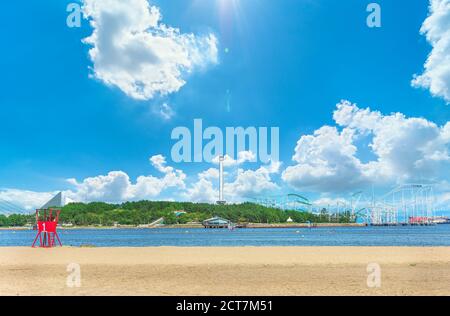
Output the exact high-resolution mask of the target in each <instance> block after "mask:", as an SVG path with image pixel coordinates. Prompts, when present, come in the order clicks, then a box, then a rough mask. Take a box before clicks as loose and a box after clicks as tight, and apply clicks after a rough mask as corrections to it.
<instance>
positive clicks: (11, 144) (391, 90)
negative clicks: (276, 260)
mask: <svg viewBox="0 0 450 316" xmlns="http://www.w3.org/2000/svg"><path fill="white" fill-rule="evenodd" d="M439 1H441V0H439ZM442 1H443V2H445V1H444V0H442ZM70 2H73V1H61V0H51V1H45V2H44V1H33V2H30V3H26V4H25V3H19V2H7V3H5V4H3V6H4V10H3V11H4V12H8V14H6V15H4V17H3V18H2V19H1V21H0V29H1V31H0V32H1V33H2V34H1V35H2V38H3V43H4V46H3V48H4V49H2V51H1V52H0V66H1V69H2V70H3V76H2V77H1V79H0V84H1V87H2V89H1V90H0V117H1V118H2V124H0V132H1V135H3V137H2V138H1V139H0V188H1V189H2V190H3V191H4V195H3V196H2V197H3V198H8V193H7V192H8V190H17V191H15V192H16V195H14V196H15V197H17V196H19V197H20V196H21V195H17V192H18V191H26V192H29V191H31V192H34V193H36V194H38V193H42V199H45V198H47V197H48V194H50V192H54V191H58V190H71V192H72V195H73V196H74V198H76V197H79V198H80V199H81V200H95V199H96V198H95V196H96V195H88V194H85V191H83V190H88V189H87V188H86V187H85V186H83V185H88V184H86V183H84V182H83V181H84V179H86V178H92V177H97V176H101V175H105V176H106V175H108V173H109V172H111V171H122V172H123V173H125V174H126V175H128V177H129V179H130V181H131V183H132V184H133V183H135V181H136V179H137V178H138V177H139V176H141V175H146V176H147V175H148V176H150V175H151V176H153V177H156V178H157V179H161V177H163V176H164V175H165V174H167V172H170V171H161V170H162V169H161V168H159V169H158V167H157V166H160V167H162V168H164V166H171V167H173V168H175V169H179V170H182V172H183V174H184V175H185V176H186V177H185V179H184V178H183V179H179V180H180V183H181V182H182V185H183V186H185V188H184V189H183V190H182V191H183V192H180V190H179V187H177V186H179V185H181V184H180V183H178V184H174V185H168V186H167V189H166V188H165V187H164V185H166V184H167V182H164V181H163V182H164V183H163V184H161V185H162V187H163V189H161V192H158V194H155V195H153V194H149V195H148V196H147V195H145V194H144V195H132V196H133V198H134V197H135V198H138V197H139V198H149V199H189V197H190V195H189V193H186V192H188V191H189V189H192V190H194V189H193V187H192V186H193V185H194V184H195V183H197V182H198V179H199V178H198V174H199V173H201V172H203V171H205V170H207V169H209V168H214V167H215V166H214V165H211V164H206V163H201V164H192V163H185V164H174V163H172V161H171V159H170V150H171V147H172V145H173V144H174V141H172V140H171V139H170V134H171V131H172V129H173V128H174V127H177V126H187V127H191V126H192V124H193V120H194V119H195V118H201V119H203V123H204V125H205V126H219V127H221V128H224V127H226V126H245V127H247V126H256V127H258V126H269V127H270V126H277V127H280V160H281V162H282V165H281V167H280V170H279V171H278V172H273V173H272V172H269V173H264V174H263V177H264V181H267V179H268V177H269V182H270V183H271V184H273V186H272V185H271V184H268V185H266V186H265V187H263V188H262V189H261V191H258V190H257V191H256V192H251V191H250V192H247V191H246V190H244V191H245V192H244V193H242V194H241V195H240V196H236V197H235V198H236V199H239V200H242V199H244V196H248V195H253V196H259V195H264V194H278V192H287V191H295V192H304V193H305V194H307V195H308V196H311V197H312V198H319V197H324V196H327V197H333V198H334V197H337V196H345V195H348V194H349V192H351V191H352V190H356V189H357V188H359V187H361V189H363V190H369V189H368V188H370V187H371V186H375V187H376V188H377V190H380V192H383V191H387V190H389V188H391V187H393V186H394V185H396V184H399V183H400V182H401V181H415V180H417V179H418V177H419V176H420V178H421V179H423V180H425V181H430V182H437V183H439V186H440V187H441V188H443V187H446V185H447V180H449V179H448V164H445V162H442V164H439V168H442V169H440V171H439V172H437V173H436V172H434V173H430V175H429V176H428V174H427V173H425V174H421V175H418V174H412V172H409V171H405V172H406V173H407V175H406V174H405V176H404V179H403V180H401V181H397V180H398V179H397V180H393V181H391V182H389V181H388V182H379V181H378V180H376V181H375V180H374V183H370V181H366V179H364V181H360V182H358V183H356V184H355V186H354V187H350V188H348V189H345V190H344V189H343V190H342V192H339V191H340V190H331V191H333V192H325V191H322V190H320V189H318V188H320V185H317V182H316V180H317V181H319V182H320V181H330V179H329V178H324V179H323V180H321V179H314V184H311V183H309V182H308V179H306V178H307V176H305V175H304V174H302V176H301V177H300V176H296V177H295V181H294V180H292V181H289V180H287V177H285V176H283V174H284V172H285V171H286V168H287V167H289V166H294V165H296V164H298V165H301V164H302V163H303V162H302V161H292V157H293V155H294V154H295V148H296V143H297V141H299V139H300V138H301V137H302V136H305V135H312V134H314V132H315V131H317V130H319V129H320V128H321V127H323V126H325V125H330V126H336V125H337V123H336V121H335V120H333V111H335V110H336V104H338V103H340V101H341V100H349V101H350V102H351V103H356V104H357V106H358V108H359V109H365V108H367V107H370V108H371V110H372V111H379V112H380V114H381V115H383V116H389V115H390V114H391V113H393V112H399V113H403V114H404V115H405V119H406V118H424V119H426V120H427V122H433V123H434V124H436V126H437V127H438V128H440V127H443V126H445V125H446V124H447V122H448V121H449V118H450V112H449V107H448V105H447V104H446V100H445V97H442V95H439V94H436V93H434V95H433V93H432V92H430V90H429V89H426V88H415V87H412V85H411V80H412V79H413V75H414V74H421V73H422V72H423V70H424V63H425V61H426V60H427V57H428V55H429V54H430V52H431V51H432V49H433V46H432V45H431V44H432V43H430V42H429V41H427V38H426V36H424V34H421V33H420V28H421V26H422V24H423V23H424V20H425V19H426V18H427V16H428V15H429V10H428V6H429V1H426V0H415V1H410V2H408V4H407V8H405V4H404V3H403V2H402V1H387V0H386V1H381V0H378V1H377V3H379V4H380V6H381V8H382V27H381V28H369V27H367V25H366V17H367V15H368V13H367V12H366V6H367V4H368V3H369V2H370V1H361V0H346V1H311V0H282V1H263V0H245V1H240V0H192V1H191V0H171V1H151V2H150V3H151V5H154V6H156V7H158V8H159V10H160V12H161V14H162V22H163V23H164V24H166V25H169V26H171V27H177V28H179V29H180V32H181V33H182V34H187V33H192V34H194V36H196V37H197V38H199V39H200V38H201V37H202V36H208V34H209V35H212V36H214V37H215V38H216V39H217V49H218V52H217V56H216V57H217V63H214V62H213V63H207V65H205V66H204V67H203V66H202V67H197V68H195V69H194V70H193V71H192V72H191V73H189V74H186V75H183V80H184V81H185V82H186V83H185V84H184V85H183V86H182V87H180V88H179V89H178V90H177V91H175V92H173V93H170V94H168V95H166V96H159V95H156V96H154V97H147V98H146V99H145V100H138V99H136V98H134V97H131V96H129V95H127V94H126V93H125V92H124V91H123V89H120V88H118V87H117V86H114V85H107V84H105V81H104V80H103V81H102V80H101V79H99V78H93V74H95V71H96V70H95V66H94V62H93V60H92V58H91V57H90V56H89V50H90V49H92V45H88V44H86V43H83V42H82V40H83V39H84V38H87V37H89V36H90V35H91V34H92V32H93V26H92V25H90V24H89V21H88V20H86V19H83V20H82V26H81V28H69V27H67V25H66V17H67V14H68V13H67V12H66V6H67V4H68V3H70ZM91 21H92V17H91ZM447 62H448V59H447ZM447 78H448V77H447ZM447 83H448V81H447ZM447 89H448V86H447ZM447 91H448V90H447ZM227 100H228V101H229V107H230V108H229V109H228V108H227V102H228V101H227ZM162 104H167V105H169V106H170V107H171V109H172V111H173V115H172V117H170V119H164V118H163V117H162V116H161V115H160V114H159V113H158V112H159V109H160V106H161V105H162ZM449 126H450V125H449ZM338 129H339V130H340V129H342V126H340V127H338ZM363 134H364V133H363ZM443 134H444V135H445V132H443ZM439 137H441V136H439ZM441 138H445V136H442V137H441ZM371 141H372V138H371V137H370V136H367V135H366V134H365V135H363V136H362V137H358V139H357V140H356V139H355V142H354V145H355V146H357V153H356V157H357V158H358V159H359V160H360V162H361V163H364V164H366V163H369V162H371V161H376V160H377V159H378V157H377V156H376V154H374V152H373V150H372V149H371V147H369V144H370V143H371ZM436 142H437V141H436ZM442 146H443V147H442V148H444V149H448V148H449V144H448V143H444V144H443V145H442ZM442 148H441V149H440V150H438V151H439V152H440V153H442V150H443V149H442ZM300 149H301V148H300ZM444 151H445V150H444ZM156 155H162V156H164V157H165V162H162V163H161V164H159V165H158V163H156V164H155V163H153V166H152V164H151V163H150V162H149V157H154V156H156ZM316 158H317V157H316ZM420 159H421V158H420V157H418V158H417V161H419V160H420ZM443 161H445V159H443ZM344 163H345V162H344ZM155 166H156V167H155ZM260 167H261V166H260V164H257V163H245V164H243V165H241V166H239V168H241V169H242V170H243V172H245V170H253V171H255V170H258V168H260ZM236 168H237V167H236ZM236 168H235V169H232V168H231V169H230V170H229V173H230V174H229V179H228V181H229V182H233V183H234V184H235V185H236V186H245V185H247V183H241V182H240V184H238V183H237V182H235V181H236V179H235V178H233V173H234V172H238V171H236ZM430 168H431V167H430ZM432 168H435V166H434V165H433V167H432ZM436 168H437V167H436ZM446 168H447V169H446ZM426 169H427V170H428V169H429V168H426ZM172 171H174V170H172ZM165 172H166V173H165ZM436 174H438V176H436ZM253 176H254V174H253ZM305 177H306V178H305ZM370 177H372V176H370ZM376 177H380V175H374V176H373V177H372V178H373V179H375V178H376ZM71 178H74V179H76V182H74V181H72V182H68V181H67V179H71ZM211 178H212V179H214V176H212V177H209V178H208V179H209V180H208V181H212V185H213V189H215V183H216V182H215V181H214V180H211ZM252 179H253V180H255V179H258V176H256V178H252ZM103 180H104V179H103ZM103 180H99V181H103ZM240 180H241V181H243V182H245V180H246V178H242V179H240ZM253 180H251V181H253ZM332 181H333V183H334V181H345V177H344V178H343V179H337V178H333V179H332ZM337 183H338V182H337ZM159 184H160V183H159ZM159 184H158V185H159ZM337 186H339V183H338V184H337ZM343 187H346V185H343ZM90 189H92V187H91V188H90ZM101 189H102V190H104V189H105V187H101ZM105 190H106V189H105ZM80 191H83V192H84V193H80ZM267 191H270V192H269V193H267ZM190 192H191V193H192V192H193V191H190ZM114 194H115V193H114V192H108V193H105V192H103V193H101V194H99V195H97V196H98V199H99V200H108V198H107V197H108V196H109V197H111V196H114ZM442 194H445V191H444V190H443V192H442ZM37 196H39V195H37ZM196 196H197V195H196ZM447 196H448V195H447ZM209 198H210V197H209ZM11 199H12V198H11ZM17 199H19V201H16V202H18V203H20V202H21V201H20V198H17ZM118 199H120V198H118ZM196 199H198V200H200V199H201V198H199V197H198V196H197V198H196ZM449 199H450V198H449ZM194 200H195V199H194ZM205 200H208V197H205ZM30 203H31V202H29V203H28V204H27V205H29V204H30Z"/></svg>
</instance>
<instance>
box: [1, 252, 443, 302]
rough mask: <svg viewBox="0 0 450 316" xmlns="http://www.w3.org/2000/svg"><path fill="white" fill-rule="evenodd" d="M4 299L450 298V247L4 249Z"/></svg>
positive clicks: (2, 274) (2, 256)
mask: <svg viewBox="0 0 450 316" xmlns="http://www.w3.org/2000/svg"><path fill="white" fill-rule="evenodd" d="M73 263H74V264H76V265H79V267H80V272H81V286H80V287H73V288H71V287H68V286H67V282H66V281H67V278H68V276H69V274H70V273H71V272H70V271H69V272H68V271H67V267H68V265H69V264H73ZM370 263H376V264H378V265H379V266H380V268H381V287H379V288H371V287H368V285H367V279H368V276H369V274H370V273H369V272H367V266H368V264H370ZM0 295H450V248H448V247H441V248H440V247H436V248H419V247H418V248H406V247H273V248H269V247H261V248H256V247H238V248H176V247H158V248H156V247H155V248H68V247H67V248H66V247H65V248H55V249H31V248H0Z"/></svg>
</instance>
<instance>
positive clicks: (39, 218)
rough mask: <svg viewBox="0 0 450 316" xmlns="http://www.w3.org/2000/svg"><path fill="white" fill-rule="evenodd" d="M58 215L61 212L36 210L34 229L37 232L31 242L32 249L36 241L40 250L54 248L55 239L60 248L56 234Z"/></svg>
mask: <svg viewBox="0 0 450 316" xmlns="http://www.w3.org/2000/svg"><path fill="white" fill-rule="evenodd" d="M60 213H61V210H58V209H51V208H50V209H42V210H36V229H37V231H38V232H37V235H36V238H35V239H34V241H33V245H32V247H33V248H34V247H35V245H36V242H37V241H38V239H39V247H41V248H53V247H55V246H56V242H55V238H56V240H58V243H59V245H60V246H62V243H61V240H60V239H59V236H58V233H57V232H56V229H57V226H58V220H59V214H60Z"/></svg>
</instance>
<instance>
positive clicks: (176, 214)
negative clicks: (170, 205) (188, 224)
mask: <svg viewBox="0 0 450 316" xmlns="http://www.w3.org/2000/svg"><path fill="white" fill-rule="evenodd" d="M173 213H174V214H175V216H177V217H178V216H181V215H184V214H186V213H187V212H186V211H183V210H179V211H174V212H173Z"/></svg>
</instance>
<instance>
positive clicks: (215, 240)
mask: <svg viewBox="0 0 450 316" xmlns="http://www.w3.org/2000/svg"><path fill="white" fill-rule="evenodd" d="M35 234H36V232H35V231H31V230H27V231H20V230H18V231H1V230H0V247H2V246H3V247H4V246H30V245H31V243H32V241H33V239H34V236H35ZM59 235H60V237H61V240H62V242H63V244H64V245H66V246H80V245H93V246H96V247H145V246H186V247H188V246H450V225H439V226H432V227H364V228H358V227H352V228H318V229H238V230H234V231H228V230H206V229H116V230H102V229H94V230H60V231H59Z"/></svg>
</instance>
